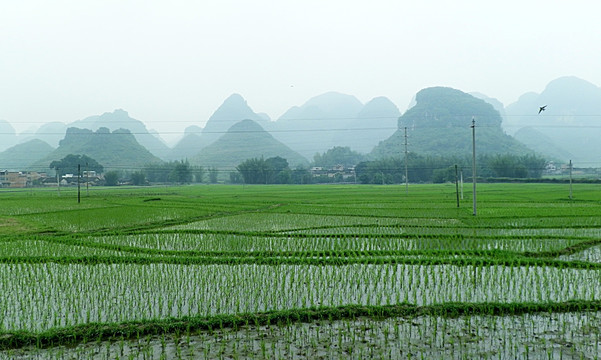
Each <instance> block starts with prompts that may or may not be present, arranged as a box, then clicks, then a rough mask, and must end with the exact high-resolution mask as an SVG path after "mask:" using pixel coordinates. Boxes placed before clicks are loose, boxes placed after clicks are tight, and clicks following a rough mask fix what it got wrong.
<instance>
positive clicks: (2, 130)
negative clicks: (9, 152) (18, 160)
mask: <svg viewBox="0 0 601 360" xmlns="http://www.w3.org/2000/svg"><path fill="white" fill-rule="evenodd" d="M16 143H17V134H16V132H15V128H13V126H12V125H11V124H10V123H9V122H8V121H6V120H0V151H3V150H6V149H8V148H9V147H11V146H13V145H15V144H16Z"/></svg>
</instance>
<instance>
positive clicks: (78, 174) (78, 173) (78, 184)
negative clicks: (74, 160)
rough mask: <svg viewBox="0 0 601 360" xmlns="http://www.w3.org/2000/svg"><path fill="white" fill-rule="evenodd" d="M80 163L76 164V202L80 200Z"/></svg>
mask: <svg viewBox="0 0 601 360" xmlns="http://www.w3.org/2000/svg"><path fill="white" fill-rule="evenodd" d="M80 179H81V165H79V164H77V203H78V204H79V203H80V202H81V185H80V184H81V181H80Z"/></svg>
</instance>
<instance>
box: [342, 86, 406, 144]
mask: <svg viewBox="0 0 601 360" xmlns="http://www.w3.org/2000/svg"><path fill="white" fill-rule="evenodd" d="M399 116H401V112H400V111H399V108H398V107H397V106H396V105H395V104H393V103H392V101H390V99H388V98H386V97H383V96H380V97H376V98H374V99H372V100H371V101H369V102H368V103H367V104H365V106H363V108H362V109H361V110H360V111H359V113H357V115H355V119H354V120H352V121H351V122H350V123H349V125H348V129H349V130H348V131H341V132H340V133H339V134H338V135H337V136H335V137H334V142H335V143H336V146H348V147H350V148H352V149H353V150H355V151H358V152H360V153H364V154H367V153H369V152H370V151H371V150H373V148H374V147H375V146H376V145H378V143H379V142H380V141H382V140H385V139H387V138H389V137H390V136H391V135H392V134H394V132H395V131H396V130H397V122H398V118H399Z"/></svg>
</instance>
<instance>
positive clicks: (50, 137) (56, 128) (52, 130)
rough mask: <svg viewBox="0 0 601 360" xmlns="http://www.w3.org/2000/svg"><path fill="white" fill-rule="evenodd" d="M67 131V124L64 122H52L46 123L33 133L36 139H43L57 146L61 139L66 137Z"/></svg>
mask: <svg viewBox="0 0 601 360" xmlns="http://www.w3.org/2000/svg"><path fill="white" fill-rule="evenodd" d="M66 132H67V125H66V124H63V123H62V122H58V121H56V122H50V123H46V124H44V125H42V126H40V128H39V129H38V130H37V131H36V132H35V135H33V136H34V137H35V138H36V139H40V140H43V141H45V142H47V143H48V144H50V146H54V147H57V146H58V143H59V141H61V139H62V138H64V137H65V133H66Z"/></svg>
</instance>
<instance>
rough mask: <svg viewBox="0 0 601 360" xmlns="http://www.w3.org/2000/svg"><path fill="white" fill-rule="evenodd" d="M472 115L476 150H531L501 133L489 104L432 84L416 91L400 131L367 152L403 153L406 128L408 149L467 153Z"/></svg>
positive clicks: (379, 154)
mask: <svg viewBox="0 0 601 360" xmlns="http://www.w3.org/2000/svg"><path fill="white" fill-rule="evenodd" d="M472 116H473V117H474V118H475V120H476V134H477V135H476V151H477V153H479V154H493V153H501V154H506V153H510V154H520V155H523V154H527V153H533V151H532V150H531V149H529V148H527V147H526V146H525V145H524V144H522V143H520V142H519V141H517V140H515V139H513V138H512V137H510V136H508V135H506V134H505V133H504V132H503V130H502V129H501V121H502V120H501V116H500V115H499V112H498V111H496V110H495V109H494V108H493V106H492V105H491V104H489V103H487V102H485V101H484V100H481V99H477V98H475V97H474V96H472V95H469V94H466V93H464V92H462V91H460V90H456V89H451V88H446V87H432V88H427V89H423V90H421V91H420V92H418V93H417V95H416V104H415V106H413V107H412V108H410V109H409V110H407V111H406V112H405V113H404V114H403V116H401V117H400V118H399V124H398V126H399V130H398V131H396V132H395V133H394V134H393V135H392V136H391V137H390V138H388V139H386V140H385V141H382V142H381V143H380V144H379V145H378V146H377V147H376V148H374V150H373V151H372V153H371V154H370V155H371V156H372V157H373V158H382V157H389V156H402V154H404V143H405V138H404V128H405V127H406V128H407V134H408V144H409V146H408V149H409V151H411V152H415V153H417V154H422V155H446V156H467V155H469V154H471V153H472V130H471V124H472Z"/></svg>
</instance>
